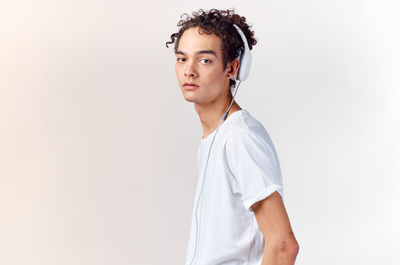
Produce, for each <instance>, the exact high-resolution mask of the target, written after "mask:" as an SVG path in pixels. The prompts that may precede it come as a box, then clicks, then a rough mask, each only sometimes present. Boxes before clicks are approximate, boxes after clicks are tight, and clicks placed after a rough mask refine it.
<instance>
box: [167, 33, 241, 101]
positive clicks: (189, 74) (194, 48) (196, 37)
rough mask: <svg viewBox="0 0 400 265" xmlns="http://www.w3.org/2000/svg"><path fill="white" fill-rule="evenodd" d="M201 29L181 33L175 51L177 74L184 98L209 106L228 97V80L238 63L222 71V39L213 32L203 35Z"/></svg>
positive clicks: (229, 65) (230, 64)
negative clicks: (188, 84) (219, 99)
mask: <svg viewBox="0 0 400 265" xmlns="http://www.w3.org/2000/svg"><path fill="white" fill-rule="evenodd" d="M198 29H199V28H198V27H193V28H189V29H187V30H185V32H184V33H183V34H182V36H181V38H180V41H179V45H178V49H177V52H176V65H175V71H176V76H177V78H178V82H179V86H180V88H181V91H182V94H183V96H184V98H185V99H186V100H187V101H189V102H193V103H199V104H207V103H210V102H213V101H215V100H216V99H217V98H219V97H227V95H228V91H229V79H230V78H231V77H232V76H233V75H234V73H235V72H236V71H235V70H233V69H235V67H234V66H235V64H236V63H238V62H234V64H233V66H232V63H229V64H228V66H227V67H226V69H225V70H224V71H223V60H222V59H223V58H222V56H223V55H222V40H221V39H220V37H218V36H217V35H215V34H214V33H212V34H210V35H208V34H205V33H204V34H200V33H199V31H198ZM236 61H237V60H236ZM232 71H234V72H233V73H232ZM228 74H230V77H228V76H227V75H228ZM185 83H194V84H195V86H185ZM229 93H230V92H229Z"/></svg>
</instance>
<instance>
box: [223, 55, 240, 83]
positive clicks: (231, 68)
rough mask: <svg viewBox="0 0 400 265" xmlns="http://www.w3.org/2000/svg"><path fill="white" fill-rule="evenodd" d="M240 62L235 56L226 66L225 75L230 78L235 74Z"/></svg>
mask: <svg viewBox="0 0 400 265" xmlns="http://www.w3.org/2000/svg"><path fill="white" fill-rule="evenodd" d="M239 67H240V62H239V60H238V59H237V58H235V60H233V61H231V62H229V63H228V65H227V67H226V77H227V78H229V79H230V78H232V77H234V76H235V75H236V73H237V71H238V70H239Z"/></svg>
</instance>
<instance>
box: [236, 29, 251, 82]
mask: <svg viewBox="0 0 400 265" xmlns="http://www.w3.org/2000/svg"><path fill="white" fill-rule="evenodd" d="M233 26H234V27H235V28H236V30H237V31H238V33H239V35H240V37H241V38H242V41H243V46H244V49H243V51H242V53H241V55H240V67H239V71H238V74H237V77H236V78H237V79H239V80H240V81H244V80H246V79H247V77H248V76H249V73H250V66H251V61H252V58H251V52H250V48H249V44H248V43H247V39H246V36H245V35H244V33H243V31H242V30H241V29H240V28H239V27H238V26H237V25H236V24H233Z"/></svg>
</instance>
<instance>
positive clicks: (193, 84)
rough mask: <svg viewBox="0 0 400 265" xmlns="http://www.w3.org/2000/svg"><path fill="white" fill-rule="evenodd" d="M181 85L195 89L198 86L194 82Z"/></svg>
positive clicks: (187, 88) (188, 88)
mask: <svg viewBox="0 0 400 265" xmlns="http://www.w3.org/2000/svg"><path fill="white" fill-rule="evenodd" d="M183 87H184V88H185V89H186V90H195V89H196V88H198V87H199V86H198V85H196V84H195V83H184V84H183Z"/></svg>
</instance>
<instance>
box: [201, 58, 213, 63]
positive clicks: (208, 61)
mask: <svg viewBox="0 0 400 265" xmlns="http://www.w3.org/2000/svg"><path fill="white" fill-rule="evenodd" d="M200 61H207V62H205V64H209V63H211V61H210V60H208V59H201V60H200Z"/></svg>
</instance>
